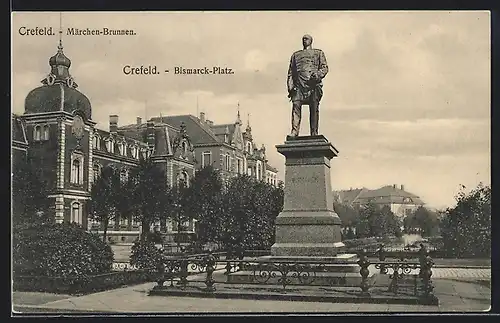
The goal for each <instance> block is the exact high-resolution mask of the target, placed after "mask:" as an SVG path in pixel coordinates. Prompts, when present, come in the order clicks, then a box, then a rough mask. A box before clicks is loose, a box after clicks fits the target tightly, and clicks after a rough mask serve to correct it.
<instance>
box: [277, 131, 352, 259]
mask: <svg viewBox="0 0 500 323" xmlns="http://www.w3.org/2000/svg"><path fill="white" fill-rule="evenodd" d="M287 139H288V140H287V141H286V142H285V144H284V145H278V146H276V148H277V149H278V152H279V153H281V154H282V155H284V156H285V157H286V170H285V196H284V207H283V212H281V213H280V214H279V216H278V217H277V218H276V223H275V224H276V243H275V244H274V245H273V246H272V247H271V255H273V256H334V255H336V254H337V251H338V249H339V248H340V247H343V246H344V245H343V243H342V242H341V235H340V223H341V221H340V218H339V217H338V215H337V214H336V213H335V212H334V211H333V201H332V189H331V180H330V160H331V159H332V158H333V157H336V156H337V154H338V151H337V150H336V149H335V147H333V146H332V144H331V143H330V142H328V140H327V139H326V138H325V137H324V136H321V135H320V136H302V137H294V138H293V139H292V138H287Z"/></svg>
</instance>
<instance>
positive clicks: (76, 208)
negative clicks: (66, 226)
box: [70, 202, 82, 224]
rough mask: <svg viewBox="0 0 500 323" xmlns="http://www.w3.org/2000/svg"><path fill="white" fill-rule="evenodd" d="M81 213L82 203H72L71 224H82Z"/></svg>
mask: <svg viewBox="0 0 500 323" xmlns="http://www.w3.org/2000/svg"><path fill="white" fill-rule="evenodd" d="M81 214H82V213H81V212H80V203H79V202H73V203H71V221H70V222H76V223H80V224H81V223H82V218H81Z"/></svg>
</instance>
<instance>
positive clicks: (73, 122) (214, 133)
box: [11, 41, 277, 242]
mask: <svg viewBox="0 0 500 323" xmlns="http://www.w3.org/2000/svg"><path fill="white" fill-rule="evenodd" d="M71 64H72V62H71V60H70V59H69V58H68V57H66V55H65V54H64V51H63V46H62V42H61V41H59V46H58V48H57V52H56V54H55V55H54V56H52V57H50V59H49V66H50V72H49V74H48V75H47V76H46V77H45V78H44V79H43V80H42V81H41V83H42V85H41V86H39V87H37V88H36V89H34V90H32V91H31V92H29V94H28V95H27V97H26V99H25V105H24V113H23V114H22V115H14V114H13V115H12V121H11V124H12V127H11V133H12V168H13V171H14V172H15V171H16V165H19V164H20V163H22V162H24V161H29V162H30V163H31V167H33V169H35V170H36V171H37V173H38V176H39V177H40V179H42V180H43V181H45V182H46V183H47V188H48V190H49V195H48V196H49V198H50V199H51V204H52V208H51V209H52V211H51V212H53V216H54V219H55V221H56V222H58V223H61V222H63V221H68V222H77V223H79V224H81V225H82V226H83V227H85V228H88V229H89V230H102V229H103V227H102V226H101V224H99V223H92V221H91V220H90V219H89V217H88V208H87V202H88V201H89V199H90V191H91V188H92V184H93V182H94V181H95V179H96V178H97V177H98V176H99V174H100V173H101V169H102V168H103V167H106V166H111V167H114V168H116V169H119V171H120V174H121V176H122V178H124V179H125V178H126V177H127V176H128V173H129V171H130V169H131V168H133V167H136V166H137V165H138V163H139V158H140V156H141V155H142V156H144V157H151V158H153V160H154V162H155V163H156V165H158V167H159V168H160V169H161V170H162V172H163V174H164V176H165V179H166V181H167V183H169V184H170V185H172V184H173V183H175V182H176V181H180V180H183V181H185V182H189V179H190V178H191V177H192V176H194V174H195V171H196V170H197V169H201V168H202V167H204V166H207V165H212V166H213V167H214V168H216V169H218V170H219V171H220V172H221V174H222V177H223V178H226V179H227V178H230V177H231V176H235V175H237V174H245V173H246V174H249V175H251V176H254V177H255V178H256V179H257V180H262V181H267V182H269V183H272V184H274V185H277V171H276V169H274V168H272V167H271V166H269V165H268V164H267V158H266V155H265V147H264V146H262V147H260V148H259V147H257V146H256V144H255V143H254V141H253V138H252V133H251V130H252V129H251V127H250V124H249V123H248V124H247V127H246V129H245V131H242V125H241V119H240V116H239V110H238V114H237V118H236V121H235V123H233V124H224V125H214V124H213V122H212V121H210V120H206V119H205V116H204V114H203V113H201V114H200V116H199V117H195V116H190V115H187V116H168V117H163V116H160V117H153V118H151V119H149V120H147V121H146V122H143V121H142V119H141V118H137V122H136V123H135V124H132V125H123V126H119V116H118V115H110V116H109V128H108V129H107V130H104V129H98V128H96V122H94V121H93V120H92V105H91V101H90V100H89V98H87V97H86V96H85V94H83V93H82V92H80V91H79V90H78V88H79V85H78V84H77V83H76V82H75V80H74V79H73V77H72V75H71V73H70V67H71ZM19 207H22V206H13V209H16V208H17V209H18V208H19ZM14 216H15V214H14ZM156 225H158V226H159V228H160V229H161V230H162V231H166V232H169V231H170V232H174V231H175V228H177V225H176V224H175V223H161V224H160V223H158V224H156ZM185 225H186V226H187V228H188V232H189V231H190V232H193V231H194V227H195V226H194V223H193V221H191V222H190V223H186V224H185ZM139 229H140V228H139V223H137V222H135V221H134V219H132V218H127V219H116V221H110V223H109V227H108V236H109V239H112V240H115V241H117V242H128V241H132V240H134V239H136V238H137V236H138V232H139Z"/></svg>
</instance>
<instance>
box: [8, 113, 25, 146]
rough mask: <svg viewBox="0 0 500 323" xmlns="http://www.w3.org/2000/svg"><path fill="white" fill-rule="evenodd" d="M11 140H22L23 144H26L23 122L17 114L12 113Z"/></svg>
mask: <svg viewBox="0 0 500 323" xmlns="http://www.w3.org/2000/svg"><path fill="white" fill-rule="evenodd" d="M11 131H12V140H13V141H18V142H22V143H24V144H28V140H27V138H26V129H25V127H24V123H23V122H22V120H21V118H19V116H18V115H16V114H12V126H11Z"/></svg>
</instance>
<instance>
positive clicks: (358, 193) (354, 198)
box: [333, 184, 425, 218]
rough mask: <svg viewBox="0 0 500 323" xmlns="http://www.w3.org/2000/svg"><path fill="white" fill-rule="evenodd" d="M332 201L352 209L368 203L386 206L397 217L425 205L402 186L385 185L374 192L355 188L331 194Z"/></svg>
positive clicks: (401, 216)
mask: <svg viewBox="0 0 500 323" xmlns="http://www.w3.org/2000/svg"><path fill="white" fill-rule="evenodd" d="M333 196H334V201H335V202H337V203H342V204H345V205H349V206H352V207H359V206H361V205H366V204H368V203H370V202H371V203H374V204H376V205H380V206H384V205H387V206H389V207H390V208H391V211H392V212H393V213H394V214H395V215H396V216H398V217H400V218H403V217H406V216H407V215H410V214H411V213H412V212H413V211H415V210H416V209H417V208H418V207H420V206H423V205H424V204H425V203H424V202H423V201H422V200H421V199H420V197H418V196H417V195H415V194H413V193H410V192H407V191H405V187H404V185H401V186H399V187H398V186H397V185H396V184H394V185H386V186H383V187H381V188H379V189H376V190H370V189H367V188H364V187H363V188H357V189H349V190H342V191H334V192H333Z"/></svg>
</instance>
